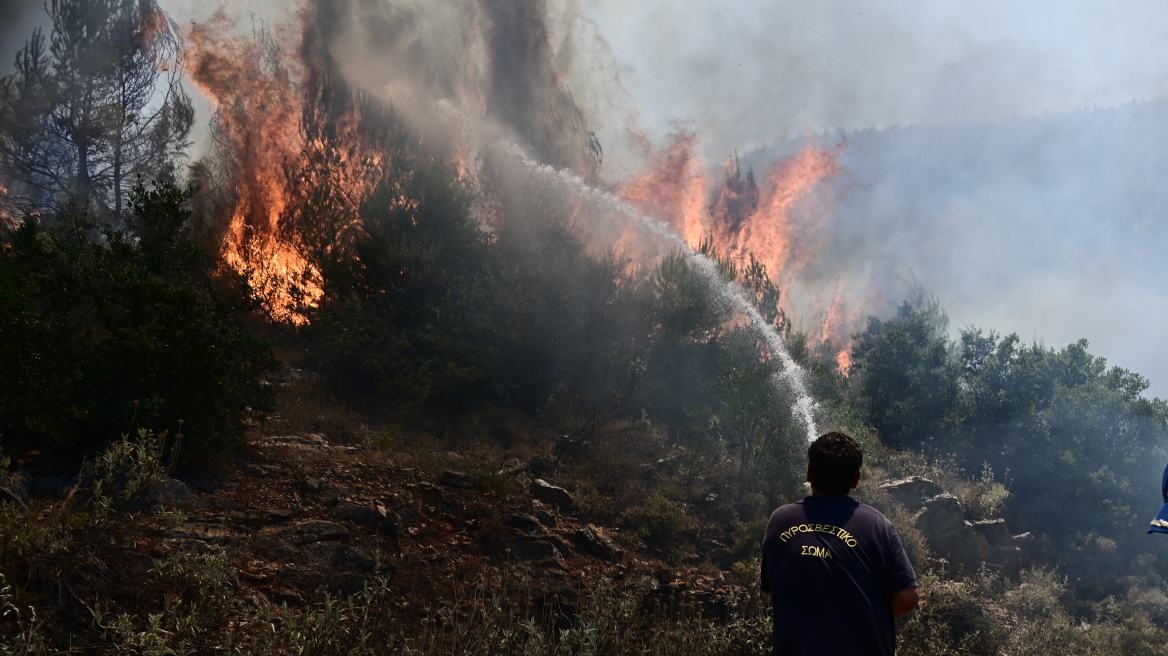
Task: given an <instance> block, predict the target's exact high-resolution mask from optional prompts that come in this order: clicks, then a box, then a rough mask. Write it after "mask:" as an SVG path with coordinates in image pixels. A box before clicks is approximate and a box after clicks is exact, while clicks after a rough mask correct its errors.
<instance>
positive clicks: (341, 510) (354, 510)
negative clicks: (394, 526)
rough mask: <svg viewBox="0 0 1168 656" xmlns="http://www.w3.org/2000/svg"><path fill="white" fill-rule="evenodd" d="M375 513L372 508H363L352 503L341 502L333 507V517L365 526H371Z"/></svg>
mask: <svg viewBox="0 0 1168 656" xmlns="http://www.w3.org/2000/svg"><path fill="white" fill-rule="evenodd" d="M376 513H377V511H376V510H374V508H373V507H371V506H363V505H361V504H357V503H353V502H352V501H345V500H342V501H339V502H338V503H337V505H335V506H333V517H336V518H337V519H340V520H343V521H346V522H353V523H354V524H361V525H365V526H367V525H371V524H373V522H374V520H375V519H376V517H375V515H376Z"/></svg>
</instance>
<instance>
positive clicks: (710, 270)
mask: <svg viewBox="0 0 1168 656" xmlns="http://www.w3.org/2000/svg"><path fill="white" fill-rule="evenodd" d="M502 143H503V152H504V153H505V154H506V155H508V156H509V157H510V158H512V159H514V160H515V161H516V162H518V163H519V164H521V165H522V166H524V167H525V168H526V169H528V170H529V171H530V172H531V174H532V175H533V176H536V177H537V178H539V179H541V180H543V181H546V182H551V183H555V184H559V185H563V186H565V187H567V188H568V189H570V190H572V191H573V192H575V193H577V194H579V195H580V196H582V197H583V198H584V199H586V200H588V201H590V202H592V203H595V204H596V205H599V206H601V207H603V208H605V209H607V210H610V211H612V212H614V213H616V214H619V215H621V216H624V217H625V218H627V219H628V220H629V221H630V223H631V224H632V225H633V226H635V227H638V228H641V229H643V230H646V231H648V232H650V233H652V234H653V235H655V236H657V237H660V238H661V239H663V240H664V241H666V242H667V243H670V244H672V245H674V246H676V247H677V248H678V249H679V250H680V251H681V252H682V253H683V254H684V255H685V258H686V259H687V260H689V261H690V262H692V263H693V264H695V265H696V266H697V268H698V271H700V272H701V273H702V275H704V276H705V277H706V278H707V279H708V280H709V281H710V282H711V283H712V284H713V286H714V288H715V289H716V290H717V291H718V292H719V293H720V294H721V295H722V296H723V297H724V298H726V299H727V300H729V301H730V302H732V303H733V304H734V305H736V306H738V308H739V309H741V310H742V312H743V313H745V314H746V316H747V317H749V318H750V323H751V326H753V327H754V329H755V330H757V331H758V332H759V333H760V334H761V335H762V337H763V339H764V340H766V343H767V345H768V346H770V348H771V352H772V353H774V354H775V355H776V356H778V358H779V362H780V363H782V368H781V370H780V371H778V372H777V373H775V374H774V375H773V376H772V381H771V382H772V384H774V385H775V386H776V387H781V386H785V387H786V388H787V389H789V390H790V391H791V392H792V393H793V394H794V396H795V403H794V404H793V405H792V407H791V409H792V411H793V412H794V413H795V416H796V417H798V418H799V419H800V421H802V423H803V425H804V427H805V428H806V430H807V442H808V443H810V442H812V441H814V440H815V439H816V437H818V435H819V433H818V430H817V428H816V425H815V411H816V409H818V407H819V404H818V403H816V402H815V400H814V399H813V398H811V394H810V393H808V391H807V385H806V383H805V381H804V376H805V375H806V372H805V371H804V370H803V368H802V367H800V366H799V363H797V362H795V359H794V358H792V357H791V353H790V351H788V350H787V345H786V344H785V343H783V339H782V337H780V336H779V333H778V331H776V330H775V328H774V327H773V326H771V325H770V324H769V323H768V322H767V321H766V320H765V319H763V317H762V314H760V313H759V311H758V308H756V307H755V306H754V303H751V302H750V300H748V299H747V298H746V294H745V293H743V291H742V288H741V287H740V286H739V285H738V283H736V282H734V281H732V280H726V279H725V278H723V277H722V276H721V275H720V274H719V272H718V265H717V263H716V262H714V260H713V259H712V258H710V257H708V256H706V255H704V254H702V253H700V252H698V251H696V250H694V249H693V248H692V247H691V246H690V245H689V244H688V243H686V241H685V240H684V239H682V237H681V235H679V234H677V233H676V232H674V231H673V230H672V229H671V228H670V227H669V225H668V224H666V223H664V222H663V221H659V220H657V219H655V218H653V217H651V216H649V215H647V214H642V213H641V212H639V211H637V209H636V208H634V207H633V206H632V205H629V204H628V203H626V202H624V201H622V200H621V199H620V198H617V197H616V196H615V195H613V194H611V193H609V192H607V191H604V190H602V189H597V188H596V187H593V186H591V185H589V184H588V183H587V182H586V181H585V180H584V179H583V178H581V177H580V176H578V175H576V174H575V173H572V172H571V171H568V170H564V169H557V168H555V167H552V166H549V165H547V164H541V163H540V162H537V161H536V160H534V159H533V158H532V157H531V156H530V155H528V154H527V152H526V151H525V150H524V149H523V148H522V147H520V146H519V145H517V144H515V143H514V142H512V141H510V140H503V142H502Z"/></svg>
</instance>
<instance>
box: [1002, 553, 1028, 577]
mask: <svg viewBox="0 0 1168 656" xmlns="http://www.w3.org/2000/svg"><path fill="white" fill-rule="evenodd" d="M998 561H999V562H1000V563H1002V573H1003V574H1005V575H1006V576H1008V577H1009V578H1010V580H1012V581H1017V580H1018V579H1019V575H1020V574H1021V572H1022V565H1023V554H1022V550H1021V549H1019V548H1018V547H1015V546H1008V547H998Z"/></svg>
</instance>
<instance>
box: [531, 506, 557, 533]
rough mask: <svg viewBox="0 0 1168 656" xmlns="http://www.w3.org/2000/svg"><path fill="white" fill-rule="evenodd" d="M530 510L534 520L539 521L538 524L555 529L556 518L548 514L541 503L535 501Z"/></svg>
mask: <svg viewBox="0 0 1168 656" xmlns="http://www.w3.org/2000/svg"><path fill="white" fill-rule="evenodd" d="M532 508H533V512H532V514H533V515H535V518H536V519H537V520H539V523H540V524H543V525H544V526H546V527H548V528H555V527H556V516H555V515H553V514H551V513H550V512H548V509H547V508H544V507H543V504H542V503H540V502H538V501H535V502H533V503H532Z"/></svg>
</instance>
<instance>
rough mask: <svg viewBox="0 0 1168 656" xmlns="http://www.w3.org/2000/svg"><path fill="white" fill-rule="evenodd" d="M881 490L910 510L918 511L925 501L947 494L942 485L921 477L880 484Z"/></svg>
mask: <svg viewBox="0 0 1168 656" xmlns="http://www.w3.org/2000/svg"><path fill="white" fill-rule="evenodd" d="M880 489H881V490H884V491H885V492H887V493H888V494H889V495H890V496H891V497H892V498H893V499H896V500H897V501H898V502H900V503H901V504H902V505H903V506H904V507H905V508H908V509H909V510H917V509H919V508H920V507H921V506H923V505H924V503H925V501H927V500H929V499H931V498H933V497H935V496H937V495H939V494H944V493H945V490H943V489H941V486H940V485H937V484H936V483H934V482H933V481H930V480H929V479H927V478H921V477H920V476H913V477H912V478H901V479H898V480H894V481H885V482H883V483H881V484H880Z"/></svg>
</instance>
